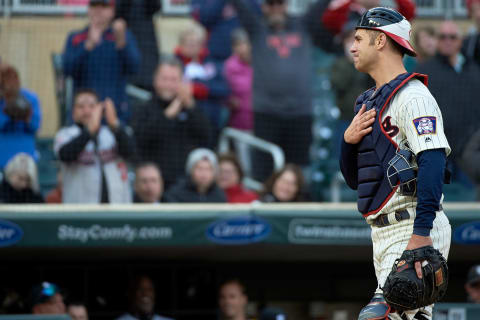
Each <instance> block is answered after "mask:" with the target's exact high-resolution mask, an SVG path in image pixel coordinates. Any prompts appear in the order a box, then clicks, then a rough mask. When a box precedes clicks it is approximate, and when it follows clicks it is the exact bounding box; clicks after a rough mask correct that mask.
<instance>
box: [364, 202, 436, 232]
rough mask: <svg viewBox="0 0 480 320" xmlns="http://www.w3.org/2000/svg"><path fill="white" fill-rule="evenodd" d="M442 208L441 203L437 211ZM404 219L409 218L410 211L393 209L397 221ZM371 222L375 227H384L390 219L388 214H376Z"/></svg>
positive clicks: (388, 223)
mask: <svg viewBox="0 0 480 320" xmlns="http://www.w3.org/2000/svg"><path fill="white" fill-rule="evenodd" d="M442 210H443V206H442V205H440V206H438V211H442ZM406 219H410V213H408V211H407V210H399V211H395V220H397V222H400V221H402V220H406ZM372 224H373V225H374V226H377V227H386V226H389V225H391V223H390V221H389V220H388V214H382V215H380V216H378V217H377V218H375V220H373V223H372Z"/></svg>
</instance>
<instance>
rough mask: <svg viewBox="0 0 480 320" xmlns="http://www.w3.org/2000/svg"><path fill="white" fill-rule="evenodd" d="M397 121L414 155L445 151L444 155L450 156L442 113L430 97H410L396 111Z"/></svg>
mask: <svg viewBox="0 0 480 320" xmlns="http://www.w3.org/2000/svg"><path fill="white" fill-rule="evenodd" d="M397 119H398V120H399V121H398V125H399V127H400V129H401V130H402V131H403V133H404V135H405V137H406V138H407V140H408V143H409V145H410V148H411V149H412V150H413V152H414V153H415V154H417V155H418V154H419V153H420V152H422V151H425V150H432V149H445V153H446V154H447V155H448V154H450V151H451V149H450V146H449V144H448V141H447V137H446V136H445V132H444V130H443V119H442V113H441V111H440V108H439V107H438V104H437V102H436V101H435V99H434V98H433V97H432V96H422V95H418V96H415V97H412V98H411V99H409V100H408V101H407V102H406V103H405V105H404V106H403V107H402V108H398V109H397Z"/></svg>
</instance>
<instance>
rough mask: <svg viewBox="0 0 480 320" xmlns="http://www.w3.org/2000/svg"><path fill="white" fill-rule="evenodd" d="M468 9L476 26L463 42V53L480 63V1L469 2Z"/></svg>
mask: <svg viewBox="0 0 480 320" xmlns="http://www.w3.org/2000/svg"><path fill="white" fill-rule="evenodd" d="M467 9H468V15H469V16H470V17H471V18H472V19H473V22H474V24H475V26H474V28H472V30H471V31H470V33H469V35H468V36H467V37H465V40H464V41H463V47H462V53H463V54H464V55H465V57H467V59H473V60H475V61H476V62H477V63H480V0H467Z"/></svg>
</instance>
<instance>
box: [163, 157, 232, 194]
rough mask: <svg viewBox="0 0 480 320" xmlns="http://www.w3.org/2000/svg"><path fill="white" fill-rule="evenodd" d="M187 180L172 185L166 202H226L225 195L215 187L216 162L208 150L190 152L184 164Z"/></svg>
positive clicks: (215, 158)
mask: <svg viewBox="0 0 480 320" xmlns="http://www.w3.org/2000/svg"><path fill="white" fill-rule="evenodd" d="M185 171H186V175H187V178H186V179H184V180H180V181H179V182H177V183H176V184H175V185H173V186H172V187H171V188H170V189H169V190H168V191H167V192H166V193H165V200H166V202H183V203H185V202H207V203H208V202H227V198H226V196H225V193H224V192H223V191H222V190H221V189H220V188H219V187H218V186H217V184H216V182H215V180H216V177H217V174H218V161H217V157H216V155H215V153H213V151H211V150H209V149H205V148H198V149H195V150H193V151H192V152H190V154H189V155H188V158H187V163H186V168H185Z"/></svg>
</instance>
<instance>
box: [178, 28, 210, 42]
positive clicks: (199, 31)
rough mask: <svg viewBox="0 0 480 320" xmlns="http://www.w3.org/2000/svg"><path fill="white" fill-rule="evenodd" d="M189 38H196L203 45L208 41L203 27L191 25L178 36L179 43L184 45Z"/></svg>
mask: <svg viewBox="0 0 480 320" xmlns="http://www.w3.org/2000/svg"><path fill="white" fill-rule="evenodd" d="M188 36H194V37H195V38H196V39H197V40H198V41H200V42H201V43H203V42H205V39H206V32H205V29H203V27H202V26H199V25H197V24H191V25H190V26H188V27H187V28H185V29H183V30H182V31H181V32H180V34H179V36H178V43H179V44H183V43H184V42H185V39H186V38H187V37H188Z"/></svg>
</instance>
